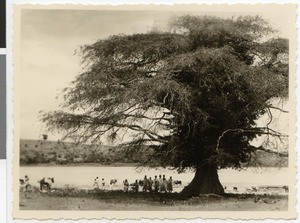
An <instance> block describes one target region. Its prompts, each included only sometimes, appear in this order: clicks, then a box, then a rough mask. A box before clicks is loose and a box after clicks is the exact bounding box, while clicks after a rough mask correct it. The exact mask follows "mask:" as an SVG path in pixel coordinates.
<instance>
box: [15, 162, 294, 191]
mask: <svg viewBox="0 0 300 223" xmlns="http://www.w3.org/2000/svg"><path fill="white" fill-rule="evenodd" d="M160 174H161V175H162V174H165V175H166V178H167V179H169V177H170V176H172V178H173V180H181V181H182V186H181V187H179V188H177V189H175V190H176V191H180V190H181V189H182V187H183V186H185V185H187V184H188V183H189V182H190V181H191V180H192V179H193V176H194V173H193V172H191V171H189V172H185V173H181V174H178V173H176V171H173V170H168V169H147V168H143V169H136V168H135V167H107V166H106V167H103V166H22V167H20V178H23V177H24V176H25V175H28V176H29V178H30V184H31V185H34V186H38V180H40V179H42V178H43V177H54V179H55V183H54V185H53V187H65V186H66V185H69V186H71V187H78V188H82V189H89V188H92V186H93V181H94V179H95V178H96V177H99V178H100V179H102V178H104V179H105V182H106V187H107V189H109V180H110V179H117V184H116V186H115V187H114V189H121V188H122V182H123V181H124V180H125V179H127V180H128V181H129V183H133V182H134V181H135V180H136V179H143V177H144V176H145V175H147V177H152V179H153V178H154V176H155V175H157V176H158V175H160ZM288 176H289V172H288V168H280V169H279V168H260V169H257V168H247V169H246V170H242V171H237V170H232V169H224V170H220V171H219V178H220V181H221V183H222V185H223V186H226V187H227V188H232V187H238V188H239V189H242V190H244V189H245V188H247V187H250V186H282V185H287V182H288Z"/></svg>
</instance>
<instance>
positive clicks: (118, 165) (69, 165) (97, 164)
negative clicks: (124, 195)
mask: <svg viewBox="0 0 300 223" xmlns="http://www.w3.org/2000/svg"><path fill="white" fill-rule="evenodd" d="M20 166H21V167H23V166H24V167H31V166H32V167H34V166H45V167H47V166H50V167H51V166H61V167H64V166H65V167H77V166H95V167H98V166H99V167H137V166H138V163H112V164H101V163H67V164H58V163H36V164H20Z"/></svg>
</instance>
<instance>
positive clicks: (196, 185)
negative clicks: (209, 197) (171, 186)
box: [181, 165, 224, 198]
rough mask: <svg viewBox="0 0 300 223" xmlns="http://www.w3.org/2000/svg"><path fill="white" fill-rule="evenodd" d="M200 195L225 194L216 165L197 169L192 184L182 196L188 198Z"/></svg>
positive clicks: (184, 189)
mask: <svg viewBox="0 0 300 223" xmlns="http://www.w3.org/2000/svg"><path fill="white" fill-rule="evenodd" d="M200 194H224V188H223V186H222V185H221V183H220V181H219V176H218V170H217V167H216V166H215V165H207V166H203V167H199V168H197V169H196V173H195V176H194V179H193V180H192V182H191V183H190V184H189V185H188V186H186V187H185V188H183V190H182V191H181V195H182V196H183V197H186V198H188V197H193V196H194V197H195V196H199V195H200Z"/></svg>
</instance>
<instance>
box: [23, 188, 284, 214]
mask: <svg viewBox="0 0 300 223" xmlns="http://www.w3.org/2000/svg"><path fill="white" fill-rule="evenodd" d="M287 208H288V197H287V196H279V195H271V196H264V195H254V194H240V195H237V194H225V195H224V196H218V195H203V196H200V197H193V198H190V199H182V198H181V197H180V196H179V194H177V193H173V194H151V193H142V192H140V193H131V192H129V193H127V194H126V193H124V192H123V191H102V190H78V189H75V188H65V189H55V190H53V191H52V192H47V193H41V192H40V191H38V190H37V189H36V190H33V191H32V192H30V193H26V194H25V193H24V192H20V209H22V210H124V211H129V210H134V211H141V210H147V211H170V210H172V211H174V210H178V211H285V210H287Z"/></svg>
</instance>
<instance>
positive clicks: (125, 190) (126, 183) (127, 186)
mask: <svg viewBox="0 0 300 223" xmlns="http://www.w3.org/2000/svg"><path fill="white" fill-rule="evenodd" d="M123 184H124V192H125V193H127V192H128V189H129V183H128V181H127V179H125V181H124V182H123Z"/></svg>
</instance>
